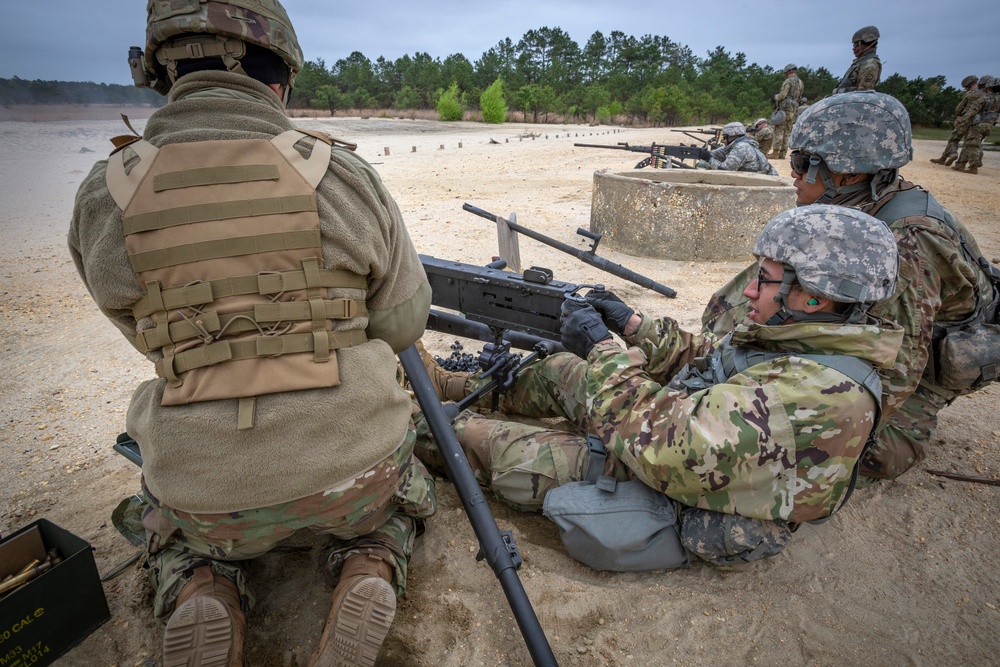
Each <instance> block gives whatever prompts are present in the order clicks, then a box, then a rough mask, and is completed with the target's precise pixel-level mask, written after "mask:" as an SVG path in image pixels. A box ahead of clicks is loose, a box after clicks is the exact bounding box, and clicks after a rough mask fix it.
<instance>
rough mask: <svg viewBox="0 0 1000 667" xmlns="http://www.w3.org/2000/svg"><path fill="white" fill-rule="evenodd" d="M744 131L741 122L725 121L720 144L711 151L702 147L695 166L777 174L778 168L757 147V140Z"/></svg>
mask: <svg viewBox="0 0 1000 667" xmlns="http://www.w3.org/2000/svg"><path fill="white" fill-rule="evenodd" d="M746 132H747V130H746V128H745V127H743V123H739V122H733V123H727V124H726V125H725V126H723V128H722V146H720V147H719V148H716V149H715V150H712V151H710V150H708V149H707V148H702V149H701V154H700V155H699V156H698V157H699V161H698V165H697V166H698V167H701V168H703V169H723V170H726V171H749V172H752V173H755V174H769V175H771V176H777V175H778V170H777V169H775V168H774V167H773V166H771V163H770V162H768V161H767V157H765V156H764V154H763V153H761V152H760V149H759V148H758V147H757V146H758V144H757V142H756V141H754V140H753V139H751V138H750V137H748V136H747V135H746Z"/></svg>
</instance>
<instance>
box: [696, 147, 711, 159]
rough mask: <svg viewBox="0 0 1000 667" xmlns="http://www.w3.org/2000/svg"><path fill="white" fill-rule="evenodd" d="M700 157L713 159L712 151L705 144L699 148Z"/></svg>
mask: <svg viewBox="0 0 1000 667" xmlns="http://www.w3.org/2000/svg"><path fill="white" fill-rule="evenodd" d="M698 159H699V160H704V161H705V162H708V161H709V160H711V159H712V151H710V150H708V149H707V148H705V147H704V146H702V147H701V148H699V149H698Z"/></svg>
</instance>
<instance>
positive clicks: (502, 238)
mask: <svg viewBox="0 0 1000 667" xmlns="http://www.w3.org/2000/svg"><path fill="white" fill-rule="evenodd" d="M507 219H508V220H510V221H511V222H514V223H516V222H517V214H516V213H514V212H513V211H511V214H510V216H508V218H507ZM517 239H518V237H517V232H515V231H514V230H513V229H511V228H510V227H508V226H507V223H506V222H504V221H502V220H497V248H498V250H499V255H500V259H502V260H504V261H506V262H507V268H510V269H513V270H514V271H517V272H518V273H520V272H521V250H520V248H519V247H518V242H517Z"/></svg>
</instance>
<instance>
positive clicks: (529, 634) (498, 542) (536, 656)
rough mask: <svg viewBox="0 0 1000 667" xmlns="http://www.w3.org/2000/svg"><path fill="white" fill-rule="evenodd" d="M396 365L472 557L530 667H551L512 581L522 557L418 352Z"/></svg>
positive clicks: (408, 352) (406, 353) (527, 604)
mask: <svg viewBox="0 0 1000 667" xmlns="http://www.w3.org/2000/svg"><path fill="white" fill-rule="evenodd" d="M399 361H400V363H402V365H403V370H405V371H406V377H407V378H408V379H409V381H410V387H411V388H412V389H413V394H414V395H415V396H416V398H417V402H418V403H419V404H420V409H421V411H423V413H424V417H425V418H426V419H427V425H428V426H429V427H430V429H431V432H432V433H433V434H434V439H435V440H436V441H437V445H438V449H439V450H440V451H441V455H442V457H441V458H442V459H443V460H444V465H445V468H446V469H447V471H448V477H449V478H451V481H452V483H453V484H454V485H455V491H456V492H457V493H458V497H459V499H460V500H461V501H462V507H464V508H465V513H466V515H467V516H468V517H469V523H471V524H472V529H473V531H474V532H475V534H476V539H477V540H478V541H479V554H478V555H477V557H476V558H477V559H478V560H482V559H485V560H486V562H487V564H488V565H489V566H490V568H492V570H493V573H494V574H495V575H496V577H497V579H498V580H499V581H500V586H501V587H502V588H503V592H504V595H505V596H506V597H507V603H508V604H509V605H510V610H511V612H513V614H514V620H515V621H517V626H518V628H519V629H520V630H521V636H522V637H524V643H525V644H526V645H527V647H528V653H530V654H531V660H532V662H534V664H535V665H556V658H555V655H554V654H553V653H552V648H551V647H550V646H549V643H548V640H547V639H546V638H545V632H544V631H543V630H542V626H541V624H540V623H539V622H538V617H537V616H536V615H535V610H534V609H533V608H532V606H531V601H530V600H528V594H527V593H526V592H525V590H524V586H523V585H522V584H521V580H520V579H519V578H518V576H517V568H518V566H519V565H520V563H521V556H520V554H519V553H518V552H517V547H516V546H515V545H514V542H513V535H512V533H511V532H510V531H501V530H500V528H499V527H498V526H497V522H496V519H494V518H493V514H492V513H491V512H490V508H489V505H487V503H486V498H485V497H484V496H483V492H482V490H481V489H480V488H479V484H478V483H477V482H476V477H475V475H474V474H473V472H472V468H471V467H470V466H469V461H468V459H467V458H466V457H465V453H464V452H463V451H462V446H461V445H460V444H459V442H458V438H457V437H455V431H454V430H453V429H452V426H451V420H450V419H449V417H448V415H447V414H446V413H445V410H444V407H443V406H442V405H441V402H440V401H439V400H438V397H437V394H435V392H434V387H433V386H432V385H431V380H430V378H429V377H428V376H427V369H425V368H424V364H423V361H422V360H421V359H420V353H419V352H417V348H415V347H414V346H412V345H411V346H410V347H408V348H407V349H405V350H403V351H402V352H401V353H400V354H399Z"/></svg>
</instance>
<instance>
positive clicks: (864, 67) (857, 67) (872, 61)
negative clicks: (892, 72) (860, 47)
mask: <svg viewBox="0 0 1000 667" xmlns="http://www.w3.org/2000/svg"><path fill="white" fill-rule="evenodd" d="M869 48H870V49H871V51H870V52H869V53H866V54H864V55H861V56H858V57H857V58H855V59H854V62H852V63H851V66H850V67H848V68H847V73H846V74H844V76H843V78H842V79H841V80H840V83H839V84H838V85H837V87H836V88H834V89H833V94H834V95H837V94H839V93H852V92H854V91H855V90H874V89H875V86H877V85H878V82H879V79H881V77H882V61H881V60H879V57H878V56H877V55H876V54H875V47H874V46H872V47H869Z"/></svg>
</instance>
